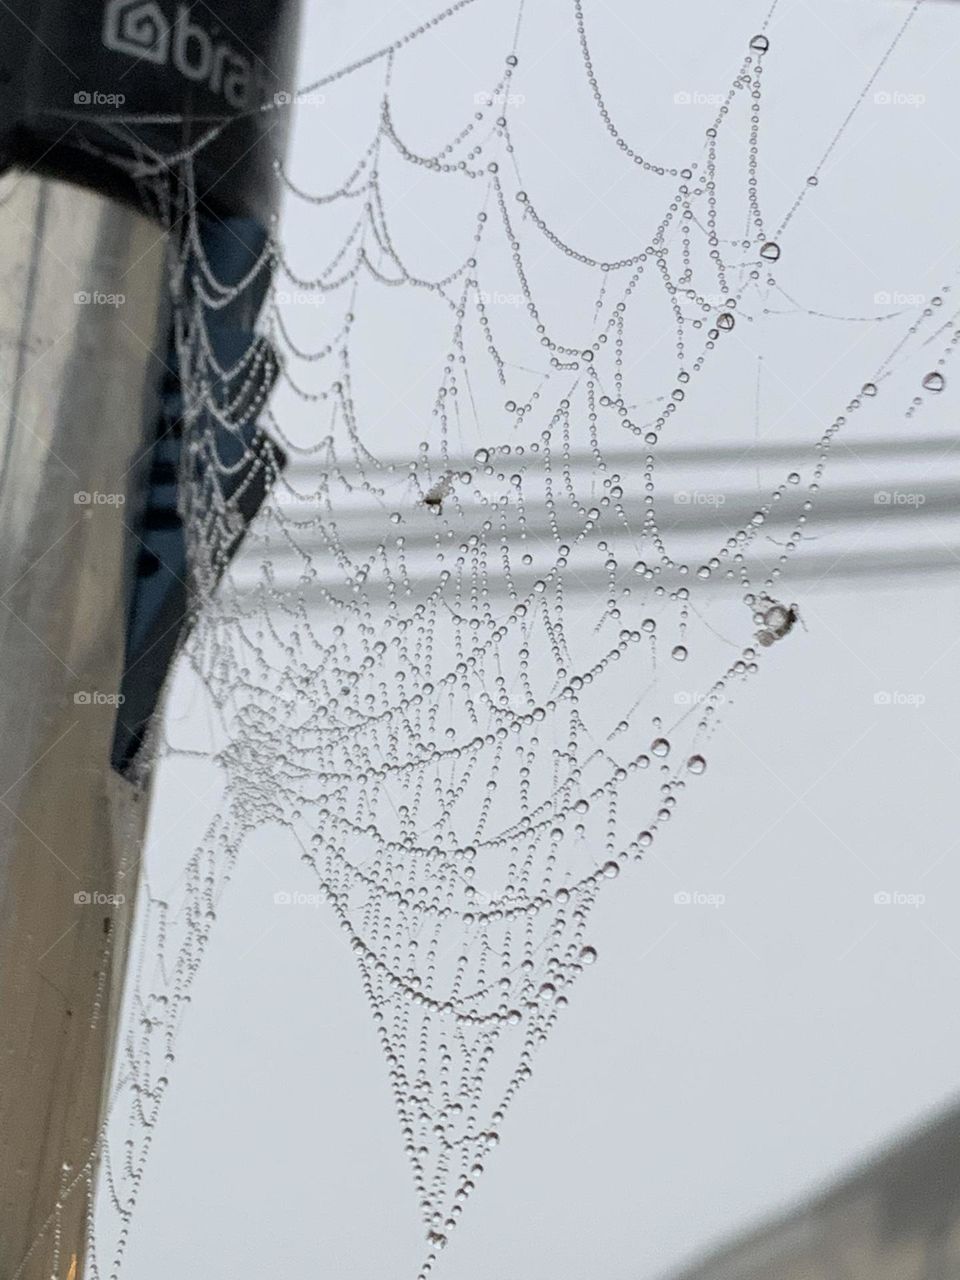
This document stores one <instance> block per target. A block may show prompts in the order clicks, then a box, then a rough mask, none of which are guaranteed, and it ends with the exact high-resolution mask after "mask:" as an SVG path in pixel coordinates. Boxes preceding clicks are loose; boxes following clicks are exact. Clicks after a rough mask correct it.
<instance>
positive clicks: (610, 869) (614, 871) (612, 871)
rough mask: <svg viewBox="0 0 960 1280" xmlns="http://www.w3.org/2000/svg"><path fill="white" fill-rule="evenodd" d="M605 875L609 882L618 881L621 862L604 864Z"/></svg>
mask: <svg viewBox="0 0 960 1280" xmlns="http://www.w3.org/2000/svg"><path fill="white" fill-rule="evenodd" d="M603 874H604V875H605V876H606V877H607V879H608V880H616V878H617V876H618V875H619V874H620V864H619V862H605V863H604V864H603Z"/></svg>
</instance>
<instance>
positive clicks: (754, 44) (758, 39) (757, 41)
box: [750, 36, 770, 53]
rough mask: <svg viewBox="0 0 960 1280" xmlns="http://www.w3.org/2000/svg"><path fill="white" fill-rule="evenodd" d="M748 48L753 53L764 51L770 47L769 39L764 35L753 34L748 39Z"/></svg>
mask: <svg viewBox="0 0 960 1280" xmlns="http://www.w3.org/2000/svg"><path fill="white" fill-rule="evenodd" d="M750 48H751V49H753V51H754V52H755V53H766V52H767V50H768V49H769V48H770V41H769V40H768V39H767V37H766V36H754V37H753V39H752V40H751V41H750Z"/></svg>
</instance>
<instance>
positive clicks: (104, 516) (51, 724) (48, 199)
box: [0, 173, 165, 1280]
mask: <svg viewBox="0 0 960 1280" xmlns="http://www.w3.org/2000/svg"><path fill="white" fill-rule="evenodd" d="M4 185H5V186H6V187H7V188H8V189H9V190H8V192H6V193H4V197H5V198H4V201H3V204H2V207H0V228H2V241H3V246H4V248H3V253H2V256H0V387H2V388H3V395H4V401H3V410H2V419H0V548H2V552H0V664H2V666H0V670H2V686H0V1134H2V1143H3V1149H2V1155H0V1280H12V1277H14V1276H17V1277H19V1278H21V1280H34V1277H37V1278H39V1277H43V1278H44V1280H49V1277H50V1276H51V1275H58V1276H59V1275H64V1276H66V1275H68V1274H72V1275H74V1276H77V1275H79V1264H78V1261H77V1260H78V1259H80V1260H82V1257H83V1241H84V1230H85V1217H86V1210H87V1205H86V1198H87V1196H86V1180H85V1179H84V1178H83V1170H84V1167H85V1166H88V1165H89V1162H90V1160H91V1156H92V1153H93V1148H94V1143H95V1141H96V1136H97V1130H98V1127H99V1123H100V1116H101V1092H102V1089H103V1087H104V1081H105V1080H106V1079H107V1078H108V1072H109V1066H110V1063H109V1058H110V1053H111V1045H112V1043H113V1040H114V1036H115V1030H116V1020H117V1013H118V1004H119V986H120V977H121V974H122V970H123V961H124V956H125V952H126V945H127V938H128V931H129V925H130V921H131V918H132V912H133V907H134V896H135V893H136V880H137V876H136V872H137V866H136V859H137V856H138V853H139V845H140V839H141V836H142V832H143V825H144V815H145V809H146V796H145V794H144V792H143V790H142V789H139V790H138V789H137V788H136V787H135V786H134V785H133V784H132V783H131V782H128V781H127V780H126V779H124V778H123V777H121V776H120V775H119V774H118V773H116V772H114V771H113V770H111V768H110V763H109V762H110V750H111V745H112V742H113V734H114V721H115V716H116V702H117V696H118V693H119V688H120V680H121V673H122V670H123V664H124V636H125V621H124V619H125V615H126V610H127V604H128V594H129V588H130V579H131V575H130V568H131V554H132V552H135V539H134V538H133V537H132V533H131V530H132V528H133V525H134V523H135V520H136V514H135V506H136V493H137V489H138V482H139V479H140V476H141V473H142V463H143V458H144V453H145V450H146V448H147V446H148V444H149V441H148V440H146V439H145V434H144V433H145V424H147V423H150V422H151V421H152V420H154V417H155V412H154V407H153V403H152V402H153V399H154V397H155V394H156V388H157V387H158V385H159V373H160V368H159V361H158V357H157V355H156V354H155V352H157V351H161V350H163V347H164V344H163V342H162V341H161V338H162V337H163V335H164V333H165V316H164V310H165V309H164V305H163V298H164V283H165V270H164V241H165V237H164V235H163V233H162V232H160V231H159V230H158V228H157V227H156V226H154V225H153V224H151V223H150V222H148V221H147V219H146V218H144V217H142V216H140V215H139V214H137V213H135V212H133V211H132V210H130V209H127V208H124V207H123V206H121V205H119V204H117V203H115V202H113V201H111V200H109V199H106V198H104V197H102V196H100V195H97V194H95V193H92V192H88V191H84V190H82V189H81V188H79V187H76V186H72V185H69V184H67V183H64V182H58V181H55V180H50V179H42V178H36V177H32V176H22V175H19V174H17V173H12V174H10V175H8V176H7V178H6V179H5V180H4ZM75 1179H79V1182H80V1184H81V1185H79V1186H77V1187H75V1188H74V1190H73V1191H72V1192H71V1193H70V1194H69V1195H65V1194H64V1193H65V1190H66V1188H68V1187H69V1186H70V1184H72V1183H73V1182H74V1180H75ZM58 1202H60V1203H62V1206H63V1207H62V1209H61V1210H60V1211H59V1213H58V1211H57V1210H56V1208H55V1206H56V1205H57V1203H58ZM58 1219H59V1220H58ZM58 1237H59V1250H58V1248H57V1238H58ZM58 1253H59V1257H58V1256H57V1255H58ZM25 1259H26V1262H25V1261H24V1260H25ZM71 1269H72V1270H71Z"/></svg>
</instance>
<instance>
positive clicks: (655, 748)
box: [650, 738, 670, 758]
mask: <svg viewBox="0 0 960 1280" xmlns="http://www.w3.org/2000/svg"><path fill="white" fill-rule="evenodd" d="M650 750H651V751H652V752H653V754H654V755H655V756H660V757H661V758H662V757H663V756H667V755H669V754H670V743H669V742H668V741H667V739H666V738H655V739H654V740H653V742H652V743H651V744H650Z"/></svg>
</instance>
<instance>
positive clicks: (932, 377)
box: [921, 369, 946, 391]
mask: <svg viewBox="0 0 960 1280" xmlns="http://www.w3.org/2000/svg"><path fill="white" fill-rule="evenodd" d="M921 385H922V386H923V389H924V391H942V390H943V388H944V387H945V386H946V379H945V378H944V376H943V374H942V373H938V372H937V371H936V369H934V370H933V372H932V373H928V374H926V375H925V376H924V379H923V382H922V384H921Z"/></svg>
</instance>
